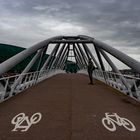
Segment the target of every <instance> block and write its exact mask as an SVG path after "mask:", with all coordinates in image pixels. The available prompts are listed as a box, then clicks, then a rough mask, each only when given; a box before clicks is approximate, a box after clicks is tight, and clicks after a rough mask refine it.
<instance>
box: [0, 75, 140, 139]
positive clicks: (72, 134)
mask: <svg viewBox="0 0 140 140" xmlns="http://www.w3.org/2000/svg"><path fill="white" fill-rule="evenodd" d="M87 83H88V77H87V76H85V75H81V74H60V75H56V76H54V77H52V78H49V79H48V80H46V81H43V82H41V83H39V84H38V85H36V86H34V87H32V88H30V89H28V90H27V91H24V92H23V93H21V94H19V95H17V96H15V97H13V98H11V99H10V100H8V101H6V102H4V103H1V104H0V140H31V139H32V140H139V139H140V106H139V103H136V102H135V101H133V100H131V99H130V98H128V97H126V96H125V95H121V94H120V93H119V92H117V91H115V90H113V89H111V88H110V87H107V86H106V85H104V84H102V83H100V82H97V81H96V84H95V85H94V86H91V85H88V84H87ZM21 112H24V113H25V114H26V115H27V116H29V118H30V117H31V116H32V115H33V114H34V113H36V112H40V113H41V114H42V119H41V121H40V122H38V123H37V124H33V125H32V126H31V127H30V128H29V129H28V131H26V132H21V131H20V129H17V130H18V131H15V132H13V131H12V129H13V128H14V125H13V124H11V120H12V119H13V117H14V116H16V115H17V114H19V113H21ZM106 112H109V113H114V112H115V113H117V114H118V115H119V116H120V117H125V118H127V119H129V120H130V121H131V122H133V124H134V125H135V127H136V131H134V132H132V131H128V130H127V129H126V128H125V127H123V126H118V125H116V131H114V132H111V131H109V130H107V129H106V128H105V127H104V126H103V124H102V118H103V117H105V113H106ZM24 124H25V122H24ZM25 125H27V124H25Z"/></svg>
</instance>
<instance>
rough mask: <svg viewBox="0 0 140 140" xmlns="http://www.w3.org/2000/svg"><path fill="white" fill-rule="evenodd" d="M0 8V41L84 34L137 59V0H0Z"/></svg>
mask: <svg viewBox="0 0 140 140" xmlns="http://www.w3.org/2000/svg"><path fill="white" fill-rule="evenodd" d="M0 11H1V12H0V42H1V43H7V44H13V45H18V46H22V47H29V46H32V45H33V44H35V43H37V42H39V41H42V40H44V39H46V38H49V37H51V36H56V35H79V34H84V35H89V36H92V37H95V38H97V39H99V40H101V41H103V42H106V43H108V44H109V45H112V46H113V47H115V48H118V49H119V50H121V51H124V52H125V53H127V54H128V55H130V56H132V57H133V58H135V59H137V60H139V61H140V55H139V54H140V39H139V37H140V0H29V1H28V0H0ZM128 48H129V49H128Z"/></svg>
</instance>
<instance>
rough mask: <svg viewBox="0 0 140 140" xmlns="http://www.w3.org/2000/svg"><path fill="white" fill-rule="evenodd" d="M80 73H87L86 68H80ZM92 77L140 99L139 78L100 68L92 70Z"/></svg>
mask: <svg viewBox="0 0 140 140" xmlns="http://www.w3.org/2000/svg"><path fill="white" fill-rule="evenodd" d="M80 73H84V74H88V73H87V70H82V71H80ZM93 77H94V78H95V79H97V80H99V81H101V82H103V83H105V84H107V85H109V86H111V87H113V88H115V89H117V90H119V91H120V92H122V93H124V94H126V95H128V96H130V97H131V98H133V99H135V100H138V101H140V78H137V77H133V76H130V75H123V74H118V73H113V72H108V71H101V70H94V71H93ZM122 77H123V78H124V79H125V81H126V83H127V86H126V84H124V82H123V80H122Z"/></svg>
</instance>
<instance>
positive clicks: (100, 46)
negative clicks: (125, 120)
mask: <svg viewBox="0 0 140 140" xmlns="http://www.w3.org/2000/svg"><path fill="white" fill-rule="evenodd" d="M50 45H53V46H54V47H53V49H52V51H51V53H50V55H49V57H48V58H47V59H46V61H45V62H43V61H42V60H43V57H44V55H45V54H46V53H47V52H48V50H49V47H50ZM90 47H92V48H93V49H95V52H96V55H97V58H95V56H94V54H93V52H92V51H91V50H90ZM70 52H72V53H70ZM32 54H34V57H33V58H32V60H31V61H30V62H29V63H28V64H27V66H26V67H25V69H24V70H23V71H22V72H21V74H19V75H15V76H11V77H2V75H3V74H4V73H5V72H8V71H9V70H10V69H12V68H13V67H14V66H16V65H17V64H19V63H21V62H22V61H23V60H25V59H26V58H27V57H29V56H31V55H32ZM70 54H72V55H70ZM108 54H110V55H112V56H114V57H115V58H117V59H118V60H120V61H121V62H123V63H124V64H126V65H127V66H128V67H130V68H131V69H133V71H135V72H137V73H140V62H138V61H136V60H135V59H133V58H131V57H129V56H128V55H126V54H124V53H122V52H121V51H119V50H117V49H115V48H112V47H111V46H109V45H107V44H105V43H103V42H101V41H99V40H97V39H95V38H92V37H88V36H84V35H79V36H56V37H53V38H49V39H47V40H44V41H42V42H40V43H38V44H35V45H33V46H32V47H30V48H28V49H26V50H24V51H22V52H20V53H18V54H17V55H15V56H13V57H11V58H10V59H8V60H6V61H5V62H3V63H1V64H0V75H1V79H0V87H1V88H0V102H3V101H5V100H7V99H9V98H10V97H12V96H14V95H16V94H17V93H20V92H21V91H23V90H25V89H27V88H29V87H31V86H33V85H35V84H37V83H39V82H40V81H43V80H45V79H46V78H48V77H50V76H53V75H55V74H58V73H64V72H65V71H64V67H65V63H66V62H67V60H68V58H69V57H74V59H75V61H76V64H77V68H78V72H79V73H84V74H87V70H86V69H87V64H88V59H89V58H91V59H92V61H93V62H94V64H95V66H96V67H97V69H96V70H95V71H94V73H93V77H94V78H96V79H97V80H100V81H102V82H104V83H105V84H107V85H110V86H112V87H113V88H115V89H117V90H119V91H121V92H122V93H124V94H127V95H129V96H130V97H132V98H134V99H136V100H140V93H139V88H138V85H139V84H138V83H139V81H140V79H139V78H135V77H130V76H126V75H122V74H121V73H120V71H119V70H118V68H117V66H116V65H115V64H114V63H113V61H112V60H111V58H110V57H109V56H108ZM102 58H104V59H105V60H106V61H107V62H108V64H109V65H110V67H111V68H112V71H113V72H109V71H106V70H105V64H104V62H103V59H102ZM97 59H98V60H97ZM37 61H38V67H37V69H36V71H34V72H29V71H30V69H31V67H32V66H33V65H34V64H35V63H36V62H37Z"/></svg>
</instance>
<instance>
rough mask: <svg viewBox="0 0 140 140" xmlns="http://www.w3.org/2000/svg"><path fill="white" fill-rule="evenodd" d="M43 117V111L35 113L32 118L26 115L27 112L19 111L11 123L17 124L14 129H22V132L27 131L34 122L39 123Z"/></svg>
mask: <svg viewBox="0 0 140 140" xmlns="http://www.w3.org/2000/svg"><path fill="white" fill-rule="evenodd" d="M41 118H42V115H41V113H35V114H33V115H32V116H31V118H30V119H29V117H28V116H25V113H19V114H18V115H16V116H15V117H14V118H13V119H12V121H11V123H12V124H14V125H15V128H14V129H13V130H12V131H18V130H17V129H21V132H25V131H27V130H28V129H29V128H30V127H31V125H32V124H37V123H38V122H39V121H40V120H41ZM25 124H26V125H25Z"/></svg>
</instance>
